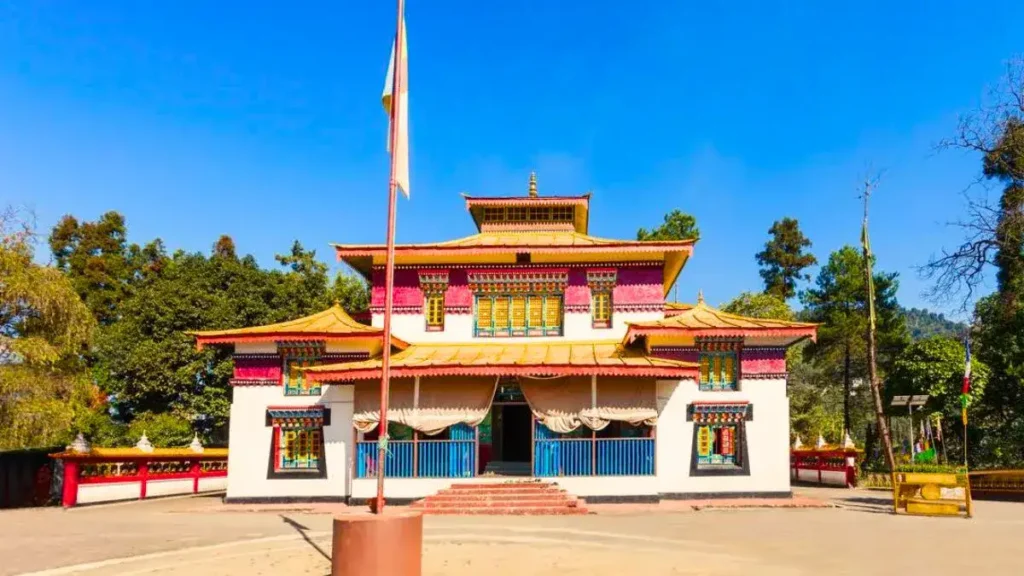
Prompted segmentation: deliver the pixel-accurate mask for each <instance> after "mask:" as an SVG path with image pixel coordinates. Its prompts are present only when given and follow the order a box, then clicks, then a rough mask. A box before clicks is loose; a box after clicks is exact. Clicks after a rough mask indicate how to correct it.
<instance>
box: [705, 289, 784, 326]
mask: <svg viewBox="0 0 1024 576" xmlns="http://www.w3.org/2000/svg"><path fill="white" fill-rule="evenodd" d="M722 311H723V312H728V313H730V314H739V315H740V316H750V317H751V318H765V319H770V320H793V319H794V318H795V317H796V315H795V314H793V310H792V309H791V308H790V307H789V305H788V304H786V301H785V300H783V299H781V298H779V297H778V296H775V295H774V294H769V293H759V292H743V293H741V294H740V295H739V296H737V297H736V298H733V299H732V300H731V301H730V302H729V303H728V304H726V305H725V306H723V307H722Z"/></svg>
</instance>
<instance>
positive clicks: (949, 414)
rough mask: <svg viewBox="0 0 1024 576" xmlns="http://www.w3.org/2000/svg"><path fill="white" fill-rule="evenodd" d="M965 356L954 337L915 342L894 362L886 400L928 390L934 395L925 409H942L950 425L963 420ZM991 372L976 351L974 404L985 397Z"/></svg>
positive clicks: (973, 385) (923, 392)
mask: <svg viewBox="0 0 1024 576" xmlns="http://www.w3.org/2000/svg"><path fill="white" fill-rule="evenodd" d="M965 357H966V352H965V350H964V345H963V343H962V342H960V341H959V340H956V339H954V338H948V337H943V336H933V337H931V338H928V339H925V340H920V341H918V342H914V343H913V344H911V345H910V346H908V347H907V348H906V349H905V350H904V351H903V353H902V354H900V356H899V357H898V358H896V361H895V362H894V363H893V368H892V371H891V372H890V374H889V378H888V379H887V381H886V394H887V396H888V397H887V399H886V400H887V401H886V404H887V405H888V404H889V402H888V400H889V399H891V398H892V396H897V395H909V394H928V395H929V396H931V398H929V400H928V405H927V407H926V410H927V411H928V412H931V413H936V412H938V413H940V414H941V415H942V417H943V421H944V422H945V423H946V425H947V426H948V427H951V426H950V425H953V424H955V423H957V422H959V421H960V400H959V399H960V392H961V387H962V385H963V379H964V359H965ZM989 373H990V372H989V368H988V366H986V365H985V364H984V363H983V362H981V361H980V360H979V359H978V357H977V355H975V357H974V358H972V359H971V393H970V398H971V400H970V403H971V405H976V404H978V403H979V402H980V401H981V399H982V398H983V397H984V395H985V385H986V384H987V383H988V379H989ZM896 415H897V416H902V415H903V414H902V413H901V414H896Z"/></svg>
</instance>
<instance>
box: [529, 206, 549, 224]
mask: <svg viewBox="0 0 1024 576" xmlns="http://www.w3.org/2000/svg"><path fill="white" fill-rule="evenodd" d="M550 219H551V208H546V207H545V208H541V207H536V208H530V220H531V221H533V222H545V221H547V220H550Z"/></svg>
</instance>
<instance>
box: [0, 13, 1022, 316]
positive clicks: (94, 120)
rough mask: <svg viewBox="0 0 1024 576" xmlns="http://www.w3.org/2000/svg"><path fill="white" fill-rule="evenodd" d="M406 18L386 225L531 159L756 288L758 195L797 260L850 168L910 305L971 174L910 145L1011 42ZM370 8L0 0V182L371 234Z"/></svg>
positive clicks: (981, 23)
mask: <svg viewBox="0 0 1024 576" xmlns="http://www.w3.org/2000/svg"><path fill="white" fill-rule="evenodd" d="M839 4H842V5H839ZM86 6H88V9H86V8H85V7H86ZM407 21H408V27H409V50H410V92H411V107H410V111H411V132H412V161H411V162H412V188H413V190H412V192H413V196H412V200H411V201H409V202H406V201H402V202H401V203H400V206H399V217H398V238H399V241H401V242H412V241H429V240H443V239H448V238H452V237H456V236H460V235H464V234H468V233H471V232H472V231H473V228H472V223H471V221H470V219H469V217H468V215H467V214H466V212H465V208H464V205H463V203H462V201H461V198H460V196H459V193H460V192H463V191H465V192H470V193H473V194H481V195H498V194H515V193H522V192H525V190H526V180H527V175H528V174H529V172H530V170H536V171H537V173H538V178H539V181H540V190H541V193H542V194H544V193H547V194H576V193H581V192H585V191H588V190H590V191H593V193H594V197H593V202H592V218H591V231H592V233H594V234H596V235H599V236H606V237H624V238H631V237H633V236H634V235H635V233H636V229H637V228H638V227H639V226H652V225H656V224H658V223H659V222H660V220H661V218H662V215H663V214H664V213H665V212H666V211H668V210H671V209H673V208H680V209H682V210H684V211H687V212H690V213H693V214H694V215H696V217H697V219H698V221H699V225H700V228H701V230H702V232H703V238H702V240H701V242H700V243H699V245H698V247H697V249H696V252H695V254H694V257H693V259H692V260H691V262H690V264H689V265H688V266H687V268H686V270H685V271H684V273H683V276H682V279H681V281H680V288H679V295H680V298H681V299H686V300H691V301H692V299H693V298H694V297H695V295H696V292H697V290H698V288H703V290H704V293H705V295H706V296H707V298H708V300H709V301H711V302H713V303H721V302H724V301H726V300H728V299H730V298H731V297H733V296H735V295H736V294H737V293H739V292H740V291H743V290H756V289H758V288H759V286H760V279H759V277H758V275H757V267H756V263H755V261H754V258H753V255H754V253H755V252H757V251H758V250H759V249H760V248H761V246H762V245H763V243H764V241H765V240H766V237H767V230H768V228H769V226H770V225H771V223H772V221H773V220H775V219H778V218H780V217H782V216H793V217H796V218H799V220H800V223H801V225H802V227H803V228H804V230H805V232H806V233H807V235H808V236H809V237H810V238H811V239H812V240H813V241H814V252H815V253H816V254H817V256H818V258H819V259H820V260H824V259H826V258H827V255H828V253H829V252H830V251H832V250H834V249H836V248H838V247H840V246H841V245H843V244H844V243H853V244H856V243H857V241H858V235H859V207H858V200H857V198H856V195H857V190H856V188H857V183H858V181H859V180H860V179H861V178H862V177H863V176H864V175H865V174H866V172H867V170H868V169H869V168H870V167H873V168H874V169H878V168H885V169H886V170H887V172H886V175H885V177H884V180H883V182H882V187H881V189H880V190H879V191H878V193H877V198H876V200H875V202H874V205H873V213H874V217H873V244H874V247H875V249H876V250H877V252H878V254H879V263H880V267H881V268H882V269H885V270H890V271H898V272H900V274H901V276H902V286H901V291H900V299H901V301H902V302H903V303H904V304H905V305H908V306H913V305H917V306H920V305H922V304H925V302H924V301H923V300H922V297H921V293H922V291H923V290H924V289H925V288H926V284H925V283H924V282H923V281H921V280H919V279H918V278H917V275H916V273H915V266H918V265H920V264H923V263H924V262H925V261H926V260H927V259H928V257H929V255H930V254H932V253H933V252H935V251H937V250H938V249H939V248H940V247H941V246H943V245H947V246H951V245H953V244H955V243H956V241H957V240H958V239H959V236H958V234H957V233H956V232H955V231H953V230H951V229H949V228H947V227H945V226H944V222H946V221H948V220H951V219H953V218H955V217H956V216H957V213H958V211H959V209H960V208H961V206H962V202H961V199H960V196H959V194H960V191H961V190H962V189H963V188H964V187H965V186H967V185H968V184H969V183H970V182H971V180H972V179H973V178H974V177H975V175H976V174H977V159H975V158H971V157H969V156H965V155H960V154H956V153H945V154H941V155H935V154H934V153H933V151H932V146H933V144H934V143H935V142H936V141H937V140H938V139H939V138H941V137H943V136H946V135H949V134H951V133H952V131H953V129H954V127H955V121H956V116H957V114H958V113H959V112H962V111H965V110H968V109H970V108H972V107H974V106H976V105H977V104H978V102H979V100H980V98H981V97H982V95H983V93H984V90H985V88H986V86H988V85H991V84H992V83H994V82H995V81H997V80H998V78H999V77H1000V75H1001V74H1002V71H1003V64H1004V62H1005V60H1006V59H1008V58H1009V57H1011V56H1012V55H1013V54H1014V53H1015V52H1020V51H1024V43H1022V41H1021V37H1020V34H1019V32H1020V31H1019V28H1020V27H1019V26H1017V25H1016V24H1019V23H1020V22H1024V3H1021V2H1019V1H1012V0H1008V1H993V2H987V3H985V6H984V8H983V9H982V8H981V7H980V5H971V4H968V3H962V2H957V3H954V2H943V1H931V2H925V1H907V2H881V1H867V2H854V3H834V2H818V1H806V2H720V3H719V2H701V3H695V2H685V3H684V2H666V1H658V2H655V1H649V0H636V1H633V2H608V1H604V0H590V1H587V2H584V1H581V0H571V1H570V0H560V1H558V2H553V1H551V0H516V1H515V2H478V1H469V0H431V1H430V2H426V1H424V0H408V9H407ZM393 33H394V7H393V4H392V2H389V1H387V0H384V1H376V2H364V1H352V2H337V1H332V2H289V3H280V2H254V1H248V2H240V1H234V0H231V1H228V0H220V1H218V2H209V1H198V0H189V1H185V0H178V1H175V2H153V1H138V2H125V1H113V0H91V1H90V2H87V3H83V2H71V1H64V2H59V1H54V2H39V1H36V0H21V1H19V0H13V1H8V2H3V3H0V203H4V204H6V203H14V204H21V205H28V206H29V207H31V208H33V209H34V210H35V211H36V214H37V216H38V223H39V226H40V228H41V229H42V230H43V231H48V229H49V228H50V227H51V226H52V225H53V224H54V222H56V220H57V219H58V218H59V217H60V216H61V215H62V214H65V213H71V214H74V215H75V216H77V217H79V218H80V219H94V218H96V217H98V216H99V215H100V214H101V213H102V212H104V211H107V210H117V211H120V212H122V213H123V214H124V215H125V216H126V217H127V219H128V224H129V228H130V230H129V232H130V239H131V240H132V241H135V242H145V241H148V240H150V239H152V238H154V237H161V238H163V239H164V241H165V242H166V243H167V245H168V247H170V248H172V249H174V248H185V249H187V250H204V251H206V250H208V249H209V247H210V246H211V245H212V243H213V241H214V240H215V239H216V238H217V236H218V235H220V234H230V235H231V236H233V237H234V238H235V241H236V243H237V245H238V247H239V250H240V251H243V252H248V253H252V254H255V255H256V256H257V257H258V258H259V260H260V262H262V263H263V264H265V265H272V264H273V260H272V256H273V254H274V253H275V252H282V251H285V250H287V249H288V247H289V246H290V244H291V242H292V240H294V239H296V238H297V239H299V240H301V241H302V242H303V243H304V244H306V245H307V246H310V247H315V248H316V249H317V250H318V254H320V255H321V256H322V257H324V258H325V259H329V260H331V259H332V255H331V253H330V250H329V248H328V246H327V244H328V243H329V242H382V241H383V240H384V224H385V207H386V183H387V155H386V152H385V150H384V143H385V131H386V118H385V116H384V113H383V111H382V109H381V107H380V100H379V99H380V92H381V88H382V85H383V77H384V72H385V69H386V67H387V57H388V53H389V49H390V42H391V38H392V35H393ZM40 256H41V257H42V258H43V259H45V254H41V255H40Z"/></svg>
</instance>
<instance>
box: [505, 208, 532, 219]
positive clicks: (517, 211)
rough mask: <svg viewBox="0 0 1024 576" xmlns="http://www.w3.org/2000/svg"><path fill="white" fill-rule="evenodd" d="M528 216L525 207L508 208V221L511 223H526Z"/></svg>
mask: <svg viewBox="0 0 1024 576" xmlns="http://www.w3.org/2000/svg"><path fill="white" fill-rule="evenodd" d="M526 214H527V211H526V207H525V206H510V207H509V208H508V219H509V221H510V222H524V221H526Z"/></svg>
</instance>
